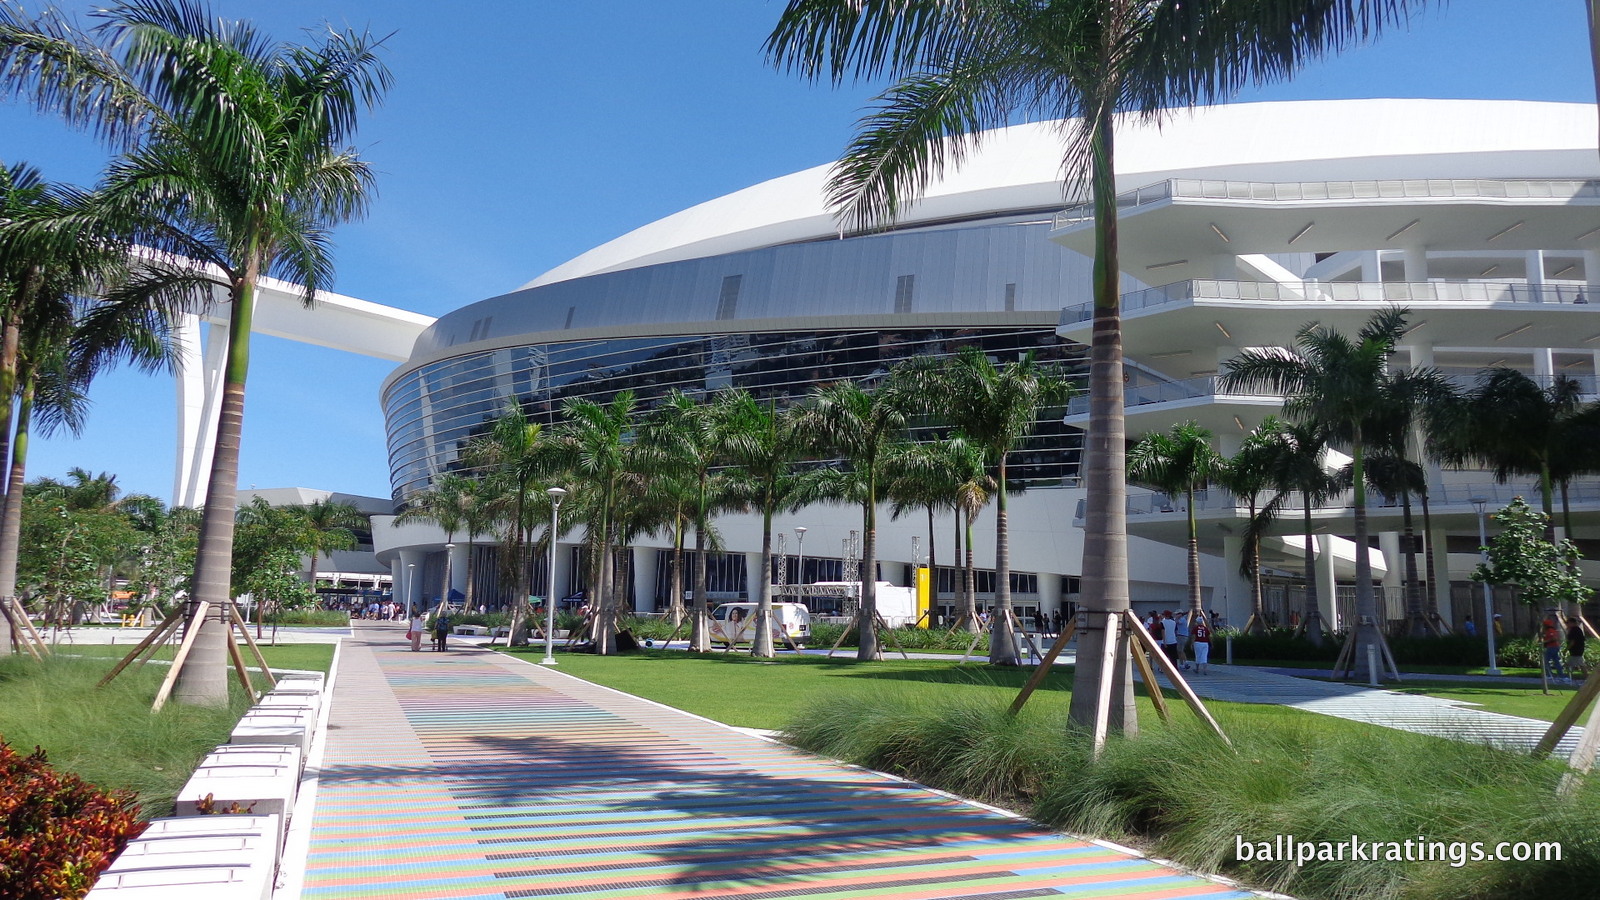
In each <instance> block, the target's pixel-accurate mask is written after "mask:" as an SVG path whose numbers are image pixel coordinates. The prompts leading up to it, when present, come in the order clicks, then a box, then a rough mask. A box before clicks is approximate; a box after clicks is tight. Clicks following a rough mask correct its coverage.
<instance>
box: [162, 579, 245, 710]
mask: <svg viewBox="0 0 1600 900" xmlns="http://www.w3.org/2000/svg"><path fill="white" fill-rule="evenodd" d="M210 609H211V604H210V602H209V601H206V600H201V601H200V603H199V605H198V606H196V607H195V610H194V615H193V616H191V617H190V618H189V623H190V627H189V629H188V630H187V631H185V632H184V635H183V643H181V644H179V645H178V655H177V656H174V657H173V658H172V668H171V669H169V670H168V671H167V677H166V678H164V679H162V681H161V690H159V691H156V701H155V703H154V704H152V705H151V707H150V711H151V712H160V711H161V707H163V706H166V705H167V697H168V696H170V695H171V694H172V687H173V685H175V684H177V683H178V673H179V672H181V671H183V664H184V662H186V661H187V660H188V659H189V651H190V650H192V649H194V642H195V638H197V637H199V636H200V632H201V630H203V628H204V625H205V620H206V613H207V612H208V611H209V610H210ZM228 642H229V643H232V642H233V636H232V635H229V637H228Z"/></svg>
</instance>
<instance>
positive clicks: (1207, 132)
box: [523, 100, 1597, 289]
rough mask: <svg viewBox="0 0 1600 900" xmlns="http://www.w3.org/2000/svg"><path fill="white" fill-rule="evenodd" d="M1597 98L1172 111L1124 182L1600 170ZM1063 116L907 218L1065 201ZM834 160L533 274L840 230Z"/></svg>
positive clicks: (1143, 129)
mask: <svg viewBox="0 0 1600 900" xmlns="http://www.w3.org/2000/svg"><path fill="white" fill-rule="evenodd" d="M1595 133H1596V120H1595V107H1594V106H1593V105H1592V104H1578V103H1543V102H1527V101H1506V100H1318V101H1298V102H1290V103H1241V104H1233V105H1226V106H1215V107H1208V108H1204V109H1201V110H1197V111H1194V112H1189V111H1184V112H1179V113H1176V114H1174V115H1173V117H1172V118H1170V119H1168V120H1167V121H1166V122H1164V123H1163V124H1162V125H1161V126H1160V127H1159V128H1158V127H1155V126H1151V125H1138V124H1130V126H1129V127H1127V128H1125V129H1123V130H1121V131H1119V133H1118V136H1117V171H1118V178H1117V182H1118V189H1119V190H1128V189H1132V188H1135V187H1139V186H1141V185H1144V184H1148V183H1150V182H1153V181H1159V180H1163V179H1167V178H1182V177H1185V175H1186V174H1187V173H1190V172H1194V171H1196V170H1205V177H1207V178H1222V179H1227V180H1230V181H1279V182H1282V181H1300V180H1315V181H1326V180H1340V179H1373V178H1383V179H1392V178H1570V177H1590V173H1593V172H1594V171H1595V170H1596V160H1597V156H1596V149H1595ZM1061 152H1062V142H1061V139H1060V136H1059V123H1044V124H1033V125H1019V126H1015V127H1012V128H1006V129H1002V130H999V131H995V132H991V133H990V134H989V135H988V137H987V139H986V140H985V142H984V143H983V145H982V147H981V149H980V151H979V152H977V153H974V154H971V155H970V156H969V157H968V158H967V160H966V161H965V162H964V163H963V164H962V165H961V166H960V167H959V168H957V169H954V170H952V171H948V172H946V173H945V177H943V178H942V179H939V180H936V181H935V182H934V183H933V184H932V185H931V186H930V187H929V189H928V191H927V194H926V196H925V197H924V199H923V200H922V201H920V202H919V203H917V204H916V205H915V206H913V207H911V208H910V209H909V210H908V211H907V212H906V214H905V215H903V216H902V218H901V221H900V223H899V224H900V226H901V227H904V226H909V225H916V224H919V223H926V224H932V223H938V222H942V221H949V220H959V219H971V218H975V217H982V216H986V215H996V214H1004V213H1007V212H1013V211H1026V210H1046V209H1055V208H1059V207H1061V206H1064V205H1065V204H1066V200H1065V198H1064V197H1063V196H1062V187H1061ZM829 168H830V166H829V165H822V166H816V167H814V168H810V169H806V170H804V171H801V172H796V173H794V174H792V175H785V176H783V177H781V178H774V179H772V180H771V181H765V182H762V183H761V184H757V185H754V186H752V187H748V188H745V189H744V190H741V191H736V192H734V193H732V194H728V195H726V196H723V197H718V198H716V199H715V200H709V201H706V202H705V203H701V204H699V205H697V206H693V207H690V208H689V209H686V210H683V211H682V212H679V213H675V214H673V215H670V216H667V217H666V218H664V219H659V220H657V221H655V222H651V223H650V224H648V225H645V226H643V227H640V228H637V229H635V230H633V231H631V232H629V233H627V234H625V235H622V236H621V237H619V238H616V239H614V240H612V241H609V242H607V243H605V244H602V245H600V246H598V247H596V248H594V249H593V250H590V251H588V252H586V253H584V254H582V255H580V256H578V257H576V258H574V259H572V260H569V261H567V262H565V263H563V264H561V265H559V266H556V267H555V268H553V269H551V270H550V271H548V272H545V273H544V274H543V275H540V276H539V277H537V278H535V279H534V280H532V281H530V282H528V283H527V284H526V285H524V286H523V288H524V289H526V288H531V287H538V286H540V285H545V284H551V283H554V282H559V281H566V280H569V279H573V278H581V277H584V276H587V275H596V274H600V273H604V272H616V271H621V270H625V269H632V268H638V267H640V266H646V265H652V264H656V263H664V262H675V261H679V260H686V259H696V258H700V257H706V256H713V255H717V254H722V253H733V252H738V251H743V250H752V249H758V248H761V247H769V246H774V245H778V244H787V243H794V242H799V241H810V240H820V239H827V238H830V237H834V236H837V234H838V226H837V223H836V221H835V220H834V218H833V217H832V216H831V215H830V214H829V213H828V212H827V210H826V209H825V207H824V204H823V191H822V186H823V183H824V182H825V181H826V179H827V174H828V170H829Z"/></svg>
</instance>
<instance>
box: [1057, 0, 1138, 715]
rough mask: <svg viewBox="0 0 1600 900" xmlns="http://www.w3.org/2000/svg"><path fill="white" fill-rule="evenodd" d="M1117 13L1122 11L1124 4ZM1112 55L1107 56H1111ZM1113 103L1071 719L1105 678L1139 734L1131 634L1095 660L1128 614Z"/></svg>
mask: <svg viewBox="0 0 1600 900" xmlns="http://www.w3.org/2000/svg"><path fill="white" fill-rule="evenodd" d="M1118 7H1119V12H1120V7H1121V4H1120V3H1119V4H1118ZM1108 52H1109V51H1108ZM1112 110H1113V104H1112V103H1111V102H1110V101H1109V100H1104V99H1102V100H1100V101H1099V102H1098V108H1096V109H1095V110H1094V112H1093V113H1092V114H1093V115H1094V116H1095V117H1096V122H1095V125H1094V130H1093V132H1092V133H1091V135H1090V141H1091V147H1090V153H1091V154H1092V161H1091V165H1092V171H1091V176H1090V177H1091V179H1092V185H1091V189H1092V191H1093V195H1094V205H1095V217H1094V227H1095V254H1094V338H1093V342H1092V344H1091V346H1090V351H1089V431H1088V434H1087V435H1086V441H1085V447H1084V463H1083V464H1084V470H1085V471H1084V476H1085V479H1084V480H1085V487H1086V489H1087V494H1088V506H1087V509H1086V510H1085V517H1084V529H1083V530H1084V545H1083V598H1084V603H1083V610H1084V613H1085V614H1086V615H1085V616H1084V617H1083V618H1082V619H1080V622H1081V623H1082V624H1081V625H1080V626H1079V629H1078V659H1080V660H1083V661H1085V663H1086V664H1085V665H1082V666H1080V667H1079V668H1078V674H1077V677H1076V681H1075V683H1074V687H1073V691H1072V705H1071V708H1070V711H1069V713H1068V717H1069V719H1070V720H1071V722H1072V723H1073V724H1074V725H1077V726H1079V727H1081V728H1086V729H1090V730H1093V729H1094V728H1095V726H1096V719H1097V715H1096V714H1097V711H1098V706H1099V695H1100V693H1101V691H1102V677H1106V678H1110V679H1111V684H1110V685H1109V688H1110V696H1111V707H1110V709H1109V710H1108V711H1107V716H1106V723H1107V726H1108V730H1110V731H1111V732H1121V733H1123V734H1126V735H1129V736H1131V735H1134V734H1137V733H1138V730H1139V721H1138V713H1137V710H1136V708H1135V706H1134V703H1133V657H1132V656H1131V655H1130V654H1129V652H1128V644H1127V641H1128V638H1127V632H1126V631H1124V630H1122V629H1121V628H1120V627H1119V628H1118V630H1117V637H1116V648H1115V653H1114V657H1113V658H1114V660H1115V662H1114V664H1113V665H1112V667H1111V668H1110V670H1109V671H1106V672H1102V671H1101V667H1099V666H1097V665H1095V664H1094V661H1096V660H1099V659H1102V658H1103V657H1104V656H1105V654H1106V650H1107V649H1108V648H1107V646H1106V638H1107V634H1108V627H1113V626H1109V625H1108V623H1109V622H1111V621H1112V620H1117V619H1120V618H1121V617H1122V616H1123V614H1124V613H1125V612H1126V611H1127V610H1128V609H1129V607H1130V604H1129V598H1128V537H1127V515H1128V510H1127V482H1126V472H1125V469H1126V466H1127V462H1126V450H1125V446H1124V445H1125V442H1126V434H1125V433H1124V427H1123V419H1122V406H1123V397H1122V390H1123V388H1122V313H1121V302H1122V297H1121V294H1120V287H1121V285H1120V278H1121V273H1120V271H1119V266H1118V257H1117V196H1116V194H1117V187H1116V171H1115V168H1114V165H1113V160H1114V159H1115V150H1114V143H1113V140H1112V126H1113V118H1112Z"/></svg>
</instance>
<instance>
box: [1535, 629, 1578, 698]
mask: <svg viewBox="0 0 1600 900" xmlns="http://www.w3.org/2000/svg"><path fill="white" fill-rule="evenodd" d="M1539 639H1540V643H1542V644H1543V645H1544V671H1545V677H1546V678H1549V679H1550V680H1551V681H1564V682H1567V683H1569V684H1570V683H1571V682H1572V679H1571V678H1568V677H1566V670H1565V669H1563V668H1562V667H1561V629H1560V627H1558V626H1557V625H1556V619H1555V614H1554V613H1551V614H1550V615H1548V616H1545V617H1544V623H1543V624H1541V625H1540V626H1539Z"/></svg>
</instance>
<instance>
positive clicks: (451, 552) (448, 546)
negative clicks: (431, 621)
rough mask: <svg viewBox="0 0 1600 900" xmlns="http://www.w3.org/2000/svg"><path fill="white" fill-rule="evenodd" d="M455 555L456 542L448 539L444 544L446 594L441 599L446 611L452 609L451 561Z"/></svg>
mask: <svg viewBox="0 0 1600 900" xmlns="http://www.w3.org/2000/svg"><path fill="white" fill-rule="evenodd" d="M455 555H456V545H455V543H454V542H448V541H447V542H446V543H445V545H444V595H443V596H442V597H441V598H440V599H439V603H440V606H439V608H440V609H442V610H445V611H448V610H449V609H450V563H451V561H452V560H451V557H453V556H455Z"/></svg>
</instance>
